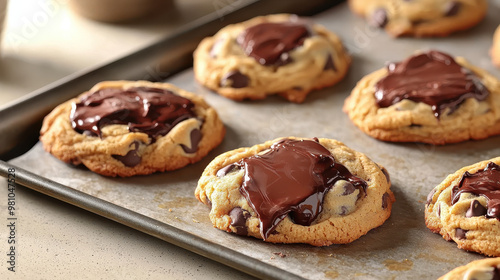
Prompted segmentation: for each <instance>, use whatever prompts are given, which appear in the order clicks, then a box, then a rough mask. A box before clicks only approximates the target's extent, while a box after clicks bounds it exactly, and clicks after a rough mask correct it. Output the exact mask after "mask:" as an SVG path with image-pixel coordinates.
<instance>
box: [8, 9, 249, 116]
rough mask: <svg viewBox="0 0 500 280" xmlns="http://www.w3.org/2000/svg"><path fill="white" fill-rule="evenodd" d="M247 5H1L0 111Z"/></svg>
mask: <svg viewBox="0 0 500 280" xmlns="http://www.w3.org/2000/svg"><path fill="white" fill-rule="evenodd" d="M7 2H8V3H7ZM246 2H250V1H245V0H177V1H176V0H10V1H7V0H0V15H5V14H6V15H7V16H6V18H5V24H4V27H3V36H2V37H3V41H2V46H1V59H2V60H1V63H0V107H3V105H6V104H8V103H10V102H11V101H13V100H15V99H17V98H18V97H20V96H22V95H25V94H27V93H29V92H31V91H33V90H36V89H39V88H41V87H43V86H44V85H47V84H49V83H51V82H53V81H56V80H58V79H60V78H62V77H65V76H67V75H70V74H74V73H77V72H78V71H82V70H84V69H86V68H88V67H96V66H97V65H101V64H105V63H107V62H110V61H113V60H116V59H117V58H120V57H123V56H126V55H127V54H130V53H132V52H134V51H136V50H138V49H141V48H143V47H145V46H147V45H150V44H152V43H154V42H156V41H158V40H160V39H162V38H164V37H165V36H167V35H169V34H170V33H172V32H175V30H178V29H179V28H180V27H181V26H183V25H186V24H188V23H189V22H192V21H194V20H196V19H199V18H201V17H203V16H205V15H207V14H210V13H213V12H216V13H218V14H220V16H221V18H223V16H224V14H226V13H229V12H231V11H232V10H234V9H236V8H238V7H240V6H241V5H244V4H245V3H246ZM6 4H7V5H6ZM5 7H6V8H5ZM0 19H1V18H0Z"/></svg>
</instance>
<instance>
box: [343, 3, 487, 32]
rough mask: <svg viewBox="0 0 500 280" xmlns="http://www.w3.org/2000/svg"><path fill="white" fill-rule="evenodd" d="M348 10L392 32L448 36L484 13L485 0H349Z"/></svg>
mask: <svg viewBox="0 0 500 280" xmlns="http://www.w3.org/2000/svg"><path fill="white" fill-rule="evenodd" d="M349 7H350V8H351V10H352V11H353V12H354V13H356V14H359V15H361V16H363V17H364V18H366V19H367V21H368V22H369V23H370V24H371V25H374V26H377V27H380V28H384V29H385V30H386V31H387V32H388V33H389V34H391V35H392V36H395V37H398V36H415V37H429V36H447V35H449V34H450V33H453V32H456V31H459V30H465V29H469V28H471V27H473V26H475V25H477V24H478V23H479V22H480V21H481V20H482V19H483V18H484V17H485V16H486V11H487V8H488V1H487V0H349Z"/></svg>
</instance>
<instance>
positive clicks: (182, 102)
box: [70, 87, 196, 139]
mask: <svg viewBox="0 0 500 280" xmlns="http://www.w3.org/2000/svg"><path fill="white" fill-rule="evenodd" d="M193 108H194V104H193V103H192V102H191V101H190V100H189V99H186V98H184V97H181V96H178V95H175V94H174V93H172V92H171V91H168V90H165V89H159V88H148V87H135V88H130V89H127V90H124V89H120V88H106V89H101V90H98V91H95V92H93V93H91V94H88V95H86V96H84V97H83V98H82V99H81V100H80V102H78V103H76V104H73V108H72V110H71V115H70V119H71V125H72V126H73V129H75V131H77V132H79V133H85V134H87V135H92V136H102V132H101V128H102V127H104V126H106V125H111V124H126V125H128V127H129V130H130V131H132V132H142V133H146V134H148V135H149V137H151V138H152V139H155V138H156V137H158V136H162V135H166V134H167V133H168V132H169V131H170V130H171V129H172V128H173V127H174V126H175V125H177V124H178V123H180V122H181V121H184V120H186V119H189V118H196V114H195V113H194V111H193Z"/></svg>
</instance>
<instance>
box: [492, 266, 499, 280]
mask: <svg viewBox="0 0 500 280" xmlns="http://www.w3.org/2000/svg"><path fill="white" fill-rule="evenodd" d="M491 279H492V280H500V269H499V267H498V266H495V267H493V278H491Z"/></svg>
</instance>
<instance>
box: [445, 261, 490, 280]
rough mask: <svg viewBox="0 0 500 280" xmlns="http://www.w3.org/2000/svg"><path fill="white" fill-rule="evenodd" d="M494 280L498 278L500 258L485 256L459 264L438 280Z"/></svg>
mask: <svg viewBox="0 0 500 280" xmlns="http://www.w3.org/2000/svg"><path fill="white" fill-rule="evenodd" d="M482 279H485V280H490V279H491V280H494V279H500V258H486V259H482V260H477V261H473V262H470V263H468V264H466V265H463V266H459V267H457V268H455V269H453V270H452V271H450V272H448V273H446V274H445V275H443V276H441V277H439V279H438V280H482Z"/></svg>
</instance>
